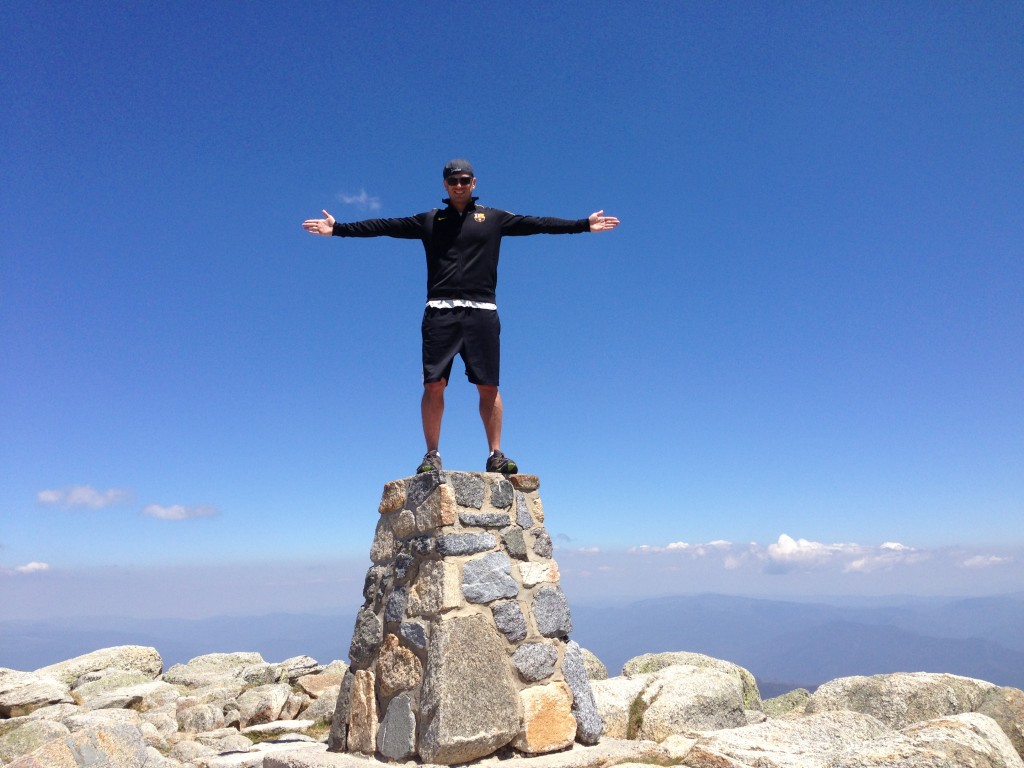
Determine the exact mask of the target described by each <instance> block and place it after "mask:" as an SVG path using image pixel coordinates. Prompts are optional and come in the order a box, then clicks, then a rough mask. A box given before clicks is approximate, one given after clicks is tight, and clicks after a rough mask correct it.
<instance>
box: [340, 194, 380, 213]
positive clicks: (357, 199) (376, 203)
mask: <svg viewBox="0 0 1024 768" xmlns="http://www.w3.org/2000/svg"><path fill="white" fill-rule="evenodd" d="M338 199H340V200H341V202H343V203H344V204H345V205H354V206H355V207H356V208H358V209H359V210H361V211H379V210H380V198H379V197H373V196H372V195H369V194H367V192H366V190H365V189H360V190H359V194H358V195H348V194H345V193H344V192H342V193H341V194H340V195H338Z"/></svg>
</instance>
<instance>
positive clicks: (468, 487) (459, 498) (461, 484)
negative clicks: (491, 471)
mask: <svg viewBox="0 0 1024 768" xmlns="http://www.w3.org/2000/svg"><path fill="white" fill-rule="evenodd" d="M445 476H446V478H447V480H448V482H449V483H451V486H452V488H453V489H454V490H455V503H456V504H458V505H459V506H460V507H472V508H473V509H480V508H482V507H483V505H484V480H483V478H482V477H480V475H478V474H476V473H473V472H446V473H445Z"/></svg>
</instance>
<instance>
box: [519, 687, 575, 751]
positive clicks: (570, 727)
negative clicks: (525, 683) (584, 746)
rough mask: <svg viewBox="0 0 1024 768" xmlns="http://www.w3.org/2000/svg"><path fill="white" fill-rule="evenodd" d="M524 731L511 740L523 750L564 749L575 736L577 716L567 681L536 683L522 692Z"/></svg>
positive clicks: (520, 696) (520, 694) (520, 695)
mask: <svg viewBox="0 0 1024 768" xmlns="http://www.w3.org/2000/svg"><path fill="white" fill-rule="evenodd" d="M519 698H520V701H521V703H522V710H523V726H522V730H521V731H520V732H519V734H518V735H517V736H516V738H515V739H514V740H513V742H512V746H514V747H515V748H516V749H518V750H519V751H520V752H526V753H527V754H531V755H537V754H543V753H545V752H554V751H555V750H558V749H564V748H565V747H568V746H569V745H570V744H572V742H573V738H574V737H575V736H576V718H574V717H573V716H572V714H571V712H570V710H571V708H572V693H571V692H570V691H569V686H567V685H566V684H565V683H548V684H547V685H536V686H533V687H532V688H526V689H525V690H523V691H520V693H519Z"/></svg>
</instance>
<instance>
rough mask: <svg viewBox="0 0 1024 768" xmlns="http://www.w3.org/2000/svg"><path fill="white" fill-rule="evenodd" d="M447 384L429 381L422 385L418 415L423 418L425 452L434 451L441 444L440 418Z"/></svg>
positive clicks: (442, 381) (442, 414)
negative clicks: (421, 397)
mask: <svg viewBox="0 0 1024 768" xmlns="http://www.w3.org/2000/svg"><path fill="white" fill-rule="evenodd" d="M447 385H448V382H447V381H445V380H444V379H441V380H440V381H430V382H427V383H426V384H424V385H423V399H422V400H421V401H420V414H421V415H422V416H423V437H424V439H425V440H426V441H427V451H428V452H430V451H436V450H437V445H438V443H439V442H441V417H442V416H444V388H445V387H446V386H447Z"/></svg>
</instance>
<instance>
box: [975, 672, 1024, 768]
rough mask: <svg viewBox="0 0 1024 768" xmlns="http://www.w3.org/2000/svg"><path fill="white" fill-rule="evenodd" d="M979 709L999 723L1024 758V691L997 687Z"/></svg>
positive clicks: (989, 693) (990, 692)
mask: <svg viewBox="0 0 1024 768" xmlns="http://www.w3.org/2000/svg"><path fill="white" fill-rule="evenodd" d="M977 711H978V712H979V713H980V714H982V715H988V716H989V717H991V718H992V719H993V720H995V721H996V722H997V723H999V727H1000V728H1002V729H1003V733H1005V734H1006V735H1007V736H1009V737H1010V741H1011V742H1013V747H1014V749H1016V750H1017V754H1018V755H1020V756H1021V757H1022V758H1024V691H1022V690H1021V689H1020V688H996V689H995V690H992V691H989V692H988V693H987V694H986V696H985V698H984V699H983V700H982V702H981V705H980V706H979V707H978V710H977Z"/></svg>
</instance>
